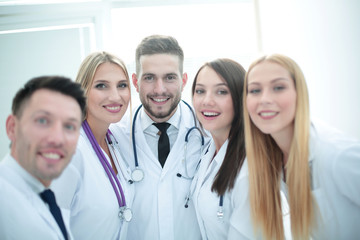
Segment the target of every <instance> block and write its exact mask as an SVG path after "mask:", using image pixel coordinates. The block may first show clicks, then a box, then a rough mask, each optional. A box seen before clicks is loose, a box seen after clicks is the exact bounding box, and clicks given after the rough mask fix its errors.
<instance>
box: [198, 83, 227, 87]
mask: <svg viewBox="0 0 360 240" xmlns="http://www.w3.org/2000/svg"><path fill="white" fill-rule="evenodd" d="M196 85H198V86H205V85H204V84H202V83H196ZM220 86H226V87H228V85H227V84H226V83H218V84H215V87H220Z"/></svg>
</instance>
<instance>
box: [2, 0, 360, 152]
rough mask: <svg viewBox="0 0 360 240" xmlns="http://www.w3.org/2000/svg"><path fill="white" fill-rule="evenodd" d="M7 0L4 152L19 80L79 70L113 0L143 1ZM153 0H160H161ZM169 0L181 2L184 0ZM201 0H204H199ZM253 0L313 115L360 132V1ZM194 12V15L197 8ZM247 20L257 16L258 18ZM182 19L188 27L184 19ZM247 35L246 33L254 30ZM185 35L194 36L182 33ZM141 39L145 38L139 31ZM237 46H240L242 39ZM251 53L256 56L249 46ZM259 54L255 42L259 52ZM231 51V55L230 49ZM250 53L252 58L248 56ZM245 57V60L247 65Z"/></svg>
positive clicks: (104, 41)
mask: <svg viewBox="0 0 360 240" xmlns="http://www.w3.org/2000/svg"><path fill="white" fill-rule="evenodd" d="M2 2H3V1H1V0H0V52H1V54H0V62H1V64H0V73H1V77H0V86H1V87H0V101H1V104H0V143H1V144H0V159H1V158H2V156H3V155H4V154H5V153H6V152H8V145H9V140H8V138H7V136H6V132H5V120H6V117H7V115H8V114H9V113H10V106H11V100H12V98H13V96H14V94H15V92H16V91H17V90H18V88H20V87H21V85H23V83H24V82H26V81H27V80H29V79H30V78H32V77H34V76H39V75H43V74H61V75H65V76H69V77H71V78H75V75H76V72H77V69H78V67H79V65H80V62H81V61H82V59H83V58H84V57H85V56H86V55H87V54H88V53H90V52H91V51H94V50H99V49H105V50H107V49H111V47H112V46H111V43H112V41H111V40H112V39H111V38H112V34H111V33H112V32H111V25H112V23H111V6H116V7H122V6H126V7H133V5H132V4H135V3H136V4H135V5H137V6H138V5H139V4H141V3H145V2H142V1H135V0H122V1H117V2H116V3H112V1H110V0H103V1H100V0H99V1H89V2H86V1H85V2H84V1H83V2H77V3H62V4H61V3H58V4H24V3H21V4H16V5H11V4H5V5H4V4H2ZM14 2H15V1H14ZM151 2H152V1H147V2H146V5H147V6H149V5H152V4H151ZM154 2H156V4H155V5H161V1H154ZM165 2H166V3H168V2H177V4H179V3H180V2H181V1H179V0H172V1H170V0H168V1H164V3H165ZM197 2H202V3H206V1H201V0H197ZM211 2H216V1H214V0H212V1H211ZM220 2H222V1H220ZM226 2H237V1H236V0H231V1H230V0H227V1H226ZM239 2H248V1H247V0H239ZM254 2H255V3H256V2H258V5H259V13H260V15H259V17H260V22H259V23H260V24H259V26H260V35H259V37H260V41H259V43H260V45H259V46H260V50H262V51H263V52H265V53H270V52H280V53H284V54H286V55H289V56H290V57H292V58H294V59H295V60H296V61H297V62H298V63H299V65H300V66H301V67H302V69H303V71H304V73H305V76H306V78H307V82H308V86H309V91H310V104H311V113H312V116H314V117H318V118H320V119H322V120H324V121H326V122H328V123H329V124H331V125H333V126H335V127H337V128H339V129H341V130H343V131H345V132H347V133H348V134H349V135H352V136H355V137H357V138H360V127H359V123H360V107H358V106H357V104H358V103H360V94H358V92H359V90H360V71H358V68H359V66H360V46H359V43H360V14H359V13H360V2H359V1H358V0H327V1H325V0H317V1H311V0H254ZM174 5H176V4H174ZM205 10H206V9H205ZM205 10H204V11H205ZM239 12H240V11H239ZM187 14H189V13H188V11H186V12H178V13H177V15H176V18H179V19H181V18H187V17H189V16H188V15H187ZM193 14H195V15H196V12H195V13H193ZM213 15H215V14H213ZM136 19H137V16H132V17H131V18H128V19H126V21H123V22H122V23H121V24H125V25H127V26H132V24H134V21H136ZM170 19H171V18H170ZM218 20H219V21H220V20H221V18H218ZM249 22H251V23H250V24H253V23H252V22H253V19H252V20H251V21H250V20H249ZM242 23H243V21H242ZM224 24H227V27H228V28H229V29H231V30H229V31H230V32H231V31H242V29H241V28H240V27H239V26H240V24H237V23H234V22H226V23H224ZM228 24H231V25H230V26H229V25H228ZM136 26H137V27H136V29H133V30H134V31H137V34H138V35H139V34H140V32H142V28H141V24H140V25H136ZM202 26H205V28H203V27H202ZM219 26H221V24H220V25H219ZM219 26H217V27H214V28H211V27H210V28H209V26H207V25H206V23H204V24H203V25H201V24H199V25H198V31H195V32H191V33H190V34H184V35H182V36H181V37H179V40H180V41H181V42H185V41H186V42H190V43H191V42H192V41H194V42H197V44H198V40H199V39H198V38H196V39H194V34H199V33H200V34H201V32H204V31H206V33H207V34H208V33H209V32H211V33H213V34H218V33H219V31H218V28H219ZM180 27H181V28H184V29H186V26H180ZM180 27H176V28H180ZM176 28H175V29H176ZM254 28H255V26H254ZM114 32H115V31H114ZM249 32H250V34H252V33H251V32H252V31H248V34H249ZM207 34H206V35H204V36H207ZM140 35H141V34H140ZM222 35H225V36H224V39H225V38H228V39H231V37H232V35H231V33H229V34H228V35H226V34H222ZM243 35H244V36H243V37H244V38H252V39H253V37H254V36H249V35H246V34H243ZM121 36H122V37H124V38H127V39H131V37H132V33H131V32H130V31H125V32H124V31H123V32H122V33H121V35H120V37H121ZM184 37H188V38H189V39H190V40H186V39H183V38H184ZM210 37H211V35H210ZM210 37H207V38H208V39H210ZM120 39H121V38H120ZM253 41H254V42H255V40H253ZM135 42H139V39H136V41H135ZM207 43H209V42H207ZM119 44H120V43H119ZM254 44H255V43H254ZM204 46H207V47H208V48H209V50H208V51H209V52H211V53H212V54H213V53H214V52H215V50H216V51H218V50H219V49H220V48H221V47H222V45H221V44H214V45H213V46H212V45H211V44H210V45H206V44H205V45H202V47H204ZM209 46H210V47H209ZM210 48H211V49H210ZM235 48H236V49H239V46H235ZM251 48H253V49H254V45H252V46H250V48H249V49H251ZM240 49H241V48H240ZM255 49H256V48H255ZM195 50H196V49H195ZM195 50H191V49H187V50H186V51H187V52H185V55H188V56H189V55H192V53H193V51H195ZM198 50H199V49H198ZM246 54H248V55H247V56H250V54H249V53H248V52H246ZM257 54H258V52H256V50H255V51H254V54H253V55H254V56H253V57H254V58H255V56H257ZM212 57H213V56H212ZM218 57H224V56H220V53H219V56H218ZM225 57H232V56H229V53H226V56H225ZM244 59H245V60H248V59H249V57H248V58H244ZM204 60H212V59H204ZM239 61H240V63H242V61H243V60H242V59H241V58H240V60H239ZM130 62H131V60H130ZM132 64H133V62H132ZM243 64H244V63H243ZM247 64H248V63H247V62H246V63H245V64H244V66H246V65H247ZM132 67H133V66H132ZM186 91H188V90H186Z"/></svg>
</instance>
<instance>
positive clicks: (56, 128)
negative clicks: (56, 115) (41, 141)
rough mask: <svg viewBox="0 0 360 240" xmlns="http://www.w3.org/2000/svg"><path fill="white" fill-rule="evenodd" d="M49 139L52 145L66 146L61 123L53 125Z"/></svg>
mask: <svg viewBox="0 0 360 240" xmlns="http://www.w3.org/2000/svg"><path fill="white" fill-rule="evenodd" d="M48 139H49V142H50V144H52V145H54V146H62V145H63V144H64V141H65V133H64V128H63V124H62V122H61V121H57V122H55V123H54V124H53V125H52V127H51V131H50V135H49V137H48Z"/></svg>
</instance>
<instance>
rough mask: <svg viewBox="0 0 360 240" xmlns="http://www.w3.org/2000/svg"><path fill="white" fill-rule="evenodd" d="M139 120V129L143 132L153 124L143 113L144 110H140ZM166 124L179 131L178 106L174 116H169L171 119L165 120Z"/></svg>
mask: <svg viewBox="0 0 360 240" xmlns="http://www.w3.org/2000/svg"><path fill="white" fill-rule="evenodd" d="M140 114H141V115H140V119H141V128H142V130H143V131H144V130H145V129H147V128H148V127H150V126H151V125H152V124H153V123H155V122H154V121H153V120H152V119H151V118H150V117H149V115H147V113H146V112H145V110H144V108H142V109H141V112H140ZM166 122H168V123H170V124H171V126H174V127H176V128H177V129H179V125H180V107H179V105H178V108H177V109H176V111H175V113H174V115H172V116H171V118H170V119H169V120H167V121H166Z"/></svg>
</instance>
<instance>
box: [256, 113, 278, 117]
mask: <svg viewBox="0 0 360 240" xmlns="http://www.w3.org/2000/svg"><path fill="white" fill-rule="evenodd" d="M260 115H261V116H263V117H270V116H275V115H276V112H262V113H260Z"/></svg>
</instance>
